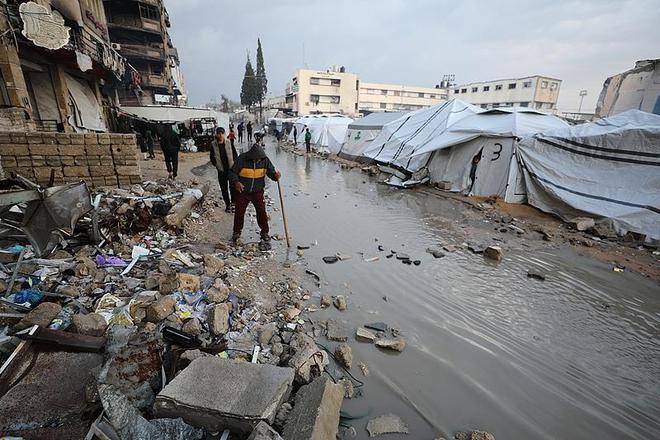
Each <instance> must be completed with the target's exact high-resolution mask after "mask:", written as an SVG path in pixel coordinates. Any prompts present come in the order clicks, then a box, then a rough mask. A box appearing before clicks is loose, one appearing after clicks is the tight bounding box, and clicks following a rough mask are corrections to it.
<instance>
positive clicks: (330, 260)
mask: <svg viewBox="0 0 660 440" xmlns="http://www.w3.org/2000/svg"><path fill="white" fill-rule="evenodd" d="M337 261H339V257H338V256H336V255H330V256H327V257H323V262H324V263H326V264H333V263H336V262H337Z"/></svg>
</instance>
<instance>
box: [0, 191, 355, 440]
mask: <svg viewBox="0 0 660 440" xmlns="http://www.w3.org/2000/svg"><path fill="white" fill-rule="evenodd" d="M207 191H208V186H201V185H197V184H196V183H195V182H188V183H176V182H171V181H167V182H165V181H162V182H145V183H143V184H141V185H134V186H133V187H131V188H130V189H113V190H110V191H107V192H102V193H99V194H96V195H94V196H93V197H92V199H93V201H94V203H93V204H94V206H95V210H94V213H93V215H92V218H93V219H94V221H95V222H96V223H97V225H98V226H97V227H98V232H99V238H100V241H99V242H98V243H94V242H89V243H87V244H80V243H76V244H75V245H72V244H69V243H67V242H66V241H65V240H62V241H61V242H59V243H58V244H57V245H56V246H55V248H54V249H53V251H52V252H51V253H50V254H48V255H42V256H41V258H36V256H35V255H34V252H33V250H32V249H31V246H30V245H29V244H28V245H23V244H20V243H13V244H10V243H3V246H5V245H6V246H5V247H4V249H3V250H1V251H0V261H2V263H0V290H2V292H3V293H2V296H3V299H2V300H1V303H0V313H1V314H0V365H2V367H1V368H2V370H0V413H3V414H5V416H3V417H0V431H1V432H3V433H8V434H11V435H16V436H20V435H23V434H26V433H30V432H31V430H32V429H33V428H34V427H31V425H30V424H29V423H26V421H27V420H29V417H28V416H29V414H28V415H27V416H26V417H27V418H25V417H22V416H18V415H16V413H15V412H14V414H12V415H10V414H9V413H8V412H7V411H4V409H5V408H10V407H11V405H10V404H9V402H8V401H7V396H8V395H9V394H11V393H8V394H5V393H6V391H7V390H8V389H11V390H12V392H18V390H19V389H20V388H21V386H22V381H21V377H22V374H23V373H21V370H22V369H24V368H25V365H27V364H30V356H29V353H35V355H39V356H40V357H41V358H44V356H45V357H48V356H50V355H49V354H45V353H48V352H52V351H54V352H59V351H66V352H69V353H70V355H69V356H68V357H67V362H70V365H68V364H67V365H68V366H67V367H66V368H63V370H64V371H67V369H68V370H69V371H70V377H69V378H68V379H67V380H70V381H71V382H72V383H71V384H70V385H68V386H70V387H72V388H80V392H79V394H80V395H84V396H85V397H84V399H81V400H84V402H82V403H81V402H79V403H80V404H81V405H82V407H83V408H82V409H80V411H81V413H84V416H83V414H81V417H80V418H78V419H77V423H79V424H80V423H82V424H85V429H89V432H90V433H92V434H96V435H97V436H98V437H99V438H122V439H138V438H139V439H144V438H154V439H156V438H158V439H179V438H181V439H183V438H205V437H206V436H208V435H211V434H218V433H222V431H224V430H227V431H228V432H231V435H232V437H231V438H247V436H249V435H250V434H252V436H251V437H250V438H279V437H275V436H276V435H279V434H278V433H277V432H276V431H273V428H275V429H276V430H277V431H278V432H280V433H281V432H284V431H285V430H288V431H289V432H296V433H299V432H323V433H324V434H323V435H325V434H326V433H330V434H332V437H334V435H335V434H336V430H337V426H338V421H339V408H340V406H341V400H342V398H343V396H344V389H345V387H346V385H334V384H332V383H326V382H323V383H320V382H319V383H317V382H315V380H321V379H324V380H327V377H325V378H322V375H323V372H324V370H325V369H326V366H328V365H329V364H330V361H331V357H332V356H333V355H332V353H329V352H327V351H326V350H325V349H323V348H321V347H319V345H317V343H316V342H315V341H314V337H316V336H318V335H319V331H320V329H319V328H318V326H317V327H314V326H311V327H310V325H311V324H310V322H308V321H305V320H303V319H302V318H301V316H300V315H301V313H302V312H303V311H305V310H306V309H308V307H306V305H305V302H306V301H308V300H309V299H310V295H309V294H308V292H307V291H305V289H303V288H302V287H301V286H300V285H299V284H298V283H297V282H296V281H295V280H294V279H292V278H290V277H287V276H283V275H282V273H281V271H273V273H271V274H268V273H266V274H264V273H263V271H262V267H263V266H264V264H265V262H267V261H268V260H269V259H272V258H271V256H270V254H269V253H264V252H261V251H259V250H258V248H257V246H256V244H254V245H252V244H247V245H245V246H243V247H240V248H230V247H228V246H225V245H223V244H222V243H220V244H218V246H217V247H216V249H213V250H212V251H210V252H206V251H205V252H200V251H199V250H198V248H197V246H196V243H194V239H191V238H190V237H189V236H188V234H187V232H186V231H188V230H194V229H195V228H196V227H199V225H200V224H204V222H205V221H207V220H206V218H207V216H208V215H209V213H210V211H211V208H213V205H214V203H213V202H212V201H207V200H204V196H205V194H206V193H207ZM344 305H345V303H344ZM85 352H92V353H98V354H96V356H98V364H95V366H94V367H93V368H90V367H88V368H86V369H85V370H79V369H78V368H77V366H76V363H77V362H76V357H77V356H82V355H88V353H85ZM338 355H339V357H340V359H341V362H342V363H343V364H344V365H345V367H348V368H350V365H351V356H350V347H348V346H347V345H346V346H344V347H343V348H342V350H341V351H340V352H339V353H338ZM44 359H45V358H44ZM29 368H31V367H29ZM33 374H42V375H43V374H44V372H43V371H41V372H33ZM42 382H43V383H42V384H41V385H40V386H43V387H44V388H43V389H37V390H33V391H32V392H31V394H32V397H31V399H34V405H35V406H39V400H40V398H41V397H40V396H39V394H41V393H48V379H47V378H46V377H44V378H43V379H42ZM309 384H314V385H313V386H312V385H309ZM306 385H307V386H309V387H311V388H308V389H309V390H310V393H311V391H313V390H316V391H314V392H315V393H316V394H313V395H312V394H310V395H309V396H307V397H305V398H303V397H301V396H300V395H299V394H300V393H297V391H298V390H299V389H300V388H301V387H304V386H306ZM333 386H336V387H338V388H336V389H335V388H332V387H333ZM351 388H352V384H351ZM337 390H340V391H337ZM315 396H316V397H315ZM310 399H311V400H310ZM308 400H309V401H311V402H313V403H314V405H317V406H319V407H321V408H322V409H323V411H321V412H318V411H316V410H315V408H309V409H308V410H305V411H303V408H300V404H299V403H297V402H299V401H303V402H307V401H308ZM14 404H15V402H14ZM26 404H30V403H29V402H26ZM305 405H306V404H305ZM44 411H45V412H46V413H48V414H47V416H48V417H46V418H47V419H48V420H51V419H53V417H54V418H55V419H57V420H59V421H60V422H59V423H61V424H60V425H58V426H60V427H61V429H68V430H69V431H70V432H74V431H75V429H74V428H72V427H71V426H67V423H69V422H67V421H65V419H64V418H62V417H60V416H59V415H57V416H54V415H53V414H52V412H53V411H57V408H53V407H49V408H46V409H44ZM292 411H294V412H296V414H299V416H297V417H296V418H295V419H291V418H289V417H288V415H289V413H291V412H292ZM308 413H309V414H308ZM305 414H308V416H306V415H305ZM324 414H325V415H324ZM312 416H313V417H312ZM67 420H68V419H67ZM328 420H330V421H331V423H330V424H328ZM271 427H272V428H271ZM46 428H49V429H50V426H46ZM46 428H44V426H41V427H40V429H46ZM319 430H324V431H319ZM331 431H332V432H334V433H332V432H331ZM90 438H92V437H90ZM301 438H302V437H301ZM328 438H330V437H328Z"/></svg>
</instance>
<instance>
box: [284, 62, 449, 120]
mask: <svg viewBox="0 0 660 440" xmlns="http://www.w3.org/2000/svg"><path fill="white" fill-rule="evenodd" d="M446 100H447V89H439V88H431V87H414V86H404V85H399V84H382V83H367V82H362V81H360V78H359V77H358V76H357V75H356V74H354V73H347V72H346V71H345V70H344V68H343V67H334V68H333V69H330V70H327V71H318V70H309V69H298V70H297V71H296V73H295V75H294V77H293V79H292V80H291V81H290V82H289V84H288V85H287V88H286V94H285V107H286V109H288V110H290V111H292V112H294V113H296V114H298V115H307V114H312V113H341V114H344V115H348V116H357V115H358V114H360V113H370V112H383V111H405V110H416V109H419V108H424V107H430V106H432V105H435V104H438V103H440V102H443V101H446Z"/></svg>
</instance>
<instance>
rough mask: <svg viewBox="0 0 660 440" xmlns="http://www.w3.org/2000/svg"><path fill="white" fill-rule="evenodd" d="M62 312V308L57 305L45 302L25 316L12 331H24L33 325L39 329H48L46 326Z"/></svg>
mask: <svg viewBox="0 0 660 440" xmlns="http://www.w3.org/2000/svg"><path fill="white" fill-rule="evenodd" d="M61 310H62V306H61V305H59V304H57V303H52V302H45V303H41V304H39V305H38V306H37V307H35V308H34V309H32V310H31V311H30V312H29V313H28V314H27V315H25V316H24V317H23V318H22V319H21V320H20V321H18V323H17V324H16V325H15V326H14V330H16V331H19V330H24V329H26V328H28V327H32V326H33V325H38V326H39V327H48V324H50V322H51V321H52V320H53V319H54V318H55V317H56V316H57V314H58V313H60V311H61Z"/></svg>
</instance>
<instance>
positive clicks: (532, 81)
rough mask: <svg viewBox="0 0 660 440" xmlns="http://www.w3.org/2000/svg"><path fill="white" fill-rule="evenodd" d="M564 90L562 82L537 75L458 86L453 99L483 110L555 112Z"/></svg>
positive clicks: (453, 89) (452, 95)
mask: <svg viewBox="0 0 660 440" xmlns="http://www.w3.org/2000/svg"><path fill="white" fill-rule="evenodd" d="M560 87H561V80H560V79H556V78H550V77H547V76H540V75H534V76H527V77H524V78H513V79H500V80H496V81H485V82H475V83H470V84H463V85H460V86H454V87H453V88H452V90H451V92H450V94H449V98H456V99H460V100H461V101H465V102H469V103H471V104H474V105H478V106H481V107H482V108H497V107H529V108H533V109H537V110H542V111H545V112H550V113H555V112H556V111H557V98H558V97H559V88H560Z"/></svg>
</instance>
